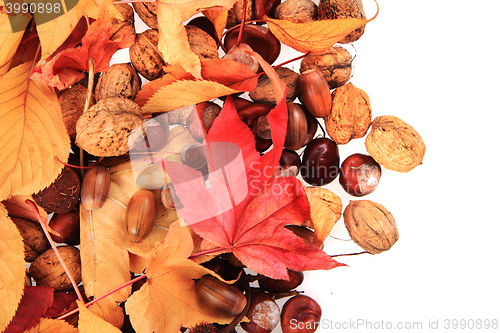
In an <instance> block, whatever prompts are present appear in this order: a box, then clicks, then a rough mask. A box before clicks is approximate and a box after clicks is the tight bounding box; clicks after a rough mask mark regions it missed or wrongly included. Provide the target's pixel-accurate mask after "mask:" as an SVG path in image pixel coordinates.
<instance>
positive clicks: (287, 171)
mask: <svg viewBox="0 0 500 333" xmlns="http://www.w3.org/2000/svg"><path fill="white" fill-rule="evenodd" d="M280 166H281V176H292V177H296V176H297V175H298V174H299V170H300V156H299V154H297V152H296V151H295V150H289V149H286V148H284V149H283V151H282V152H281V157H280Z"/></svg>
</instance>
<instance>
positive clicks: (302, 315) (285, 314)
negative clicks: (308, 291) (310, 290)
mask: <svg viewBox="0 0 500 333" xmlns="http://www.w3.org/2000/svg"><path fill="white" fill-rule="evenodd" d="M320 320H321V306H320V305H319V304H318V302H316V301H315V300H314V299H312V298H311V297H309V296H307V295H298V296H294V297H292V298H290V299H289V300H288V301H287V302H286V303H285V305H283V309H282V311H281V330H282V331H283V333H313V332H315V331H316V330H317V329H318V328H319V325H320Z"/></svg>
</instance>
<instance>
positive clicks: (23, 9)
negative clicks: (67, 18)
mask: <svg viewBox="0 0 500 333" xmlns="http://www.w3.org/2000/svg"><path fill="white" fill-rule="evenodd" d="M5 7H6V10H7V14H21V13H23V14H27V13H31V14H35V13H40V14H44V13H45V14H51V13H56V14H59V13H61V12H62V10H63V9H62V7H61V4H60V3H54V4H52V3H50V2H48V3H41V2H40V3H34V2H32V3H18V2H16V3H6V4H5Z"/></svg>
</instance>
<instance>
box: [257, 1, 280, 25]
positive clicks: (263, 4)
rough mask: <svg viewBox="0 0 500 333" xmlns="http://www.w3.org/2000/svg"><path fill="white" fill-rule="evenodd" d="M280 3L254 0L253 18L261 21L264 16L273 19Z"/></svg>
mask: <svg viewBox="0 0 500 333" xmlns="http://www.w3.org/2000/svg"><path fill="white" fill-rule="evenodd" d="M280 3H281V0H254V13H253V15H254V18H255V19H256V20H262V19H264V16H265V15H267V16H269V17H271V18H273V17H274V10H275V9H276V7H278V5H279V4H280Z"/></svg>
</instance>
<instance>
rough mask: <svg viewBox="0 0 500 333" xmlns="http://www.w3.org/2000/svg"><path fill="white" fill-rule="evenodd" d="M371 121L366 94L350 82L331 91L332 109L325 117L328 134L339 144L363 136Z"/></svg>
mask: <svg viewBox="0 0 500 333" xmlns="http://www.w3.org/2000/svg"><path fill="white" fill-rule="evenodd" d="M371 121H372V109H371V105H370V99H369V98H368V95H367V94H366V93H365V92H364V91H363V90H361V89H359V88H356V87H355V86H354V85H353V84H352V83H351V82H349V83H348V84H346V85H344V86H342V87H338V88H337V89H335V90H334V91H333V93H332V110H331V112H330V114H329V115H328V116H326V117H325V125H326V131H327V132H328V135H330V137H331V138H332V140H333V141H335V142H336V143H337V144H339V145H343V144H346V143H348V142H349V141H351V140H352V139H358V138H362V137H363V136H365V134H366V132H368V128H370V124H371Z"/></svg>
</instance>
